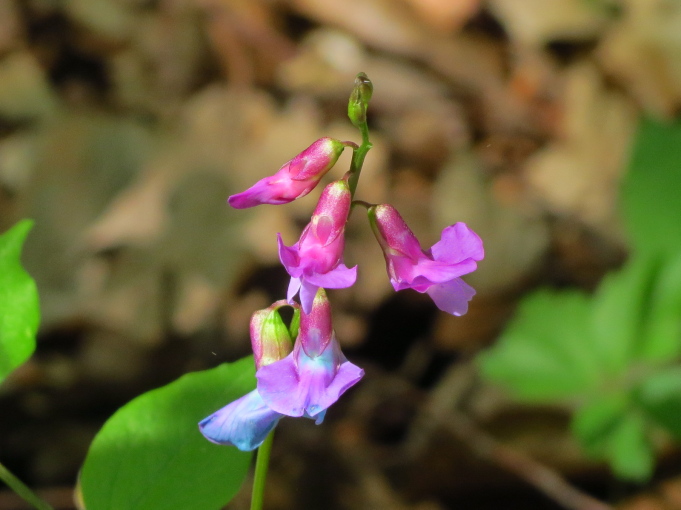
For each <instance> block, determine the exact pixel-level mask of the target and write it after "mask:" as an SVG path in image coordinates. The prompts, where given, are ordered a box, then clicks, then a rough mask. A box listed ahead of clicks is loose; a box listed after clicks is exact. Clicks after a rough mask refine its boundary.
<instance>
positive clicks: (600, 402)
mask: <svg viewBox="0 0 681 510" xmlns="http://www.w3.org/2000/svg"><path fill="white" fill-rule="evenodd" d="M571 428H572V431H573V433H574V434H575V436H576V437H577V439H578V440H579V442H580V444H581V445H582V447H583V448H584V450H585V452H586V453H587V454H588V455H589V456H590V457H593V458H595V459H602V460H605V461H607V462H608V463H609V464H610V467H611V468H612V470H613V472H614V473H615V474H616V475H617V476H618V477H620V478H625V479H628V480H637V481H642V480H646V479H648V478H649V477H650V475H651V474H652V471H653V466H654V462H655V457H654V452H653V448H652V445H651V442H650V440H649V435H648V426H647V422H646V419H645V417H644V416H642V415H641V414H640V413H639V412H638V411H637V410H636V409H635V408H634V407H633V405H632V401H631V398H630V395H628V394H626V393H617V394H613V395H605V396H596V397H594V398H593V399H592V400H591V401H590V402H589V403H588V404H586V405H585V406H583V407H582V408H581V409H579V410H578V411H577V412H576V413H575V415H574V416H573V419H572V424H571Z"/></svg>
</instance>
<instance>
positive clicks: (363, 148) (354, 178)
mask: <svg viewBox="0 0 681 510" xmlns="http://www.w3.org/2000/svg"><path fill="white" fill-rule="evenodd" d="M359 130H360V132H361V133H362V145H360V146H359V147H356V148H354V149H353V150H352V161H351V162H350V172H349V173H350V177H349V178H348V186H349V187H350V193H352V196H353V197H354V196H355V190H356V189H357V182H358V181H359V174H360V173H361V172H362V165H364V158H365V157H366V155H367V152H369V150H370V149H371V147H373V145H371V142H370V141H369V126H368V125H367V123H366V121H364V122H362V123H361V124H360V125H359Z"/></svg>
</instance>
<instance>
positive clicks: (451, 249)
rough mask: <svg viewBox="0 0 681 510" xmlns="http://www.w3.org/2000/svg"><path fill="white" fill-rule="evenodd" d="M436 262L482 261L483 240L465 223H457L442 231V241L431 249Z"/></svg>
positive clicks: (483, 254)
mask: <svg viewBox="0 0 681 510" xmlns="http://www.w3.org/2000/svg"><path fill="white" fill-rule="evenodd" d="M430 252H431V253H432V255H433V258H434V259H435V260H439V261H442V262H447V263H450V264H456V263H458V262H461V261H463V260H465V259H469V258H470V259H473V260H482V259H483V258H484V256H485V250H484V249H483V246H482V240H481V239H480V237H478V235H477V234H476V233H475V232H473V231H472V230H471V229H470V228H468V226H467V225H466V224H465V223H461V222H459V223H456V224H455V225H451V226H449V227H447V228H445V229H444V230H443V231H442V236H441V238H440V240H439V241H438V242H437V243H435V244H434V245H433V247H432V248H431V249H430Z"/></svg>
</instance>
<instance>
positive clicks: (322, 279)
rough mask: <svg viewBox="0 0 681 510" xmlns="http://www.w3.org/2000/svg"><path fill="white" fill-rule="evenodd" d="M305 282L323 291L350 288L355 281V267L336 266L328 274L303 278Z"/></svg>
mask: <svg viewBox="0 0 681 510" xmlns="http://www.w3.org/2000/svg"><path fill="white" fill-rule="evenodd" d="M305 280H306V281H308V282H310V283H311V284H313V285H317V286H318V287H324V288H325V289H345V288H346V287H352V286H353V285H354V283H355V281H356V280H357V266H355V267H346V266H345V264H338V265H337V266H336V267H335V268H334V269H332V270H331V271H329V272H328V273H323V274H312V275H309V276H305Z"/></svg>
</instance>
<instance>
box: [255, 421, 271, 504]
mask: <svg viewBox="0 0 681 510" xmlns="http://www.w3.org/2000/svg"><path fill="white" fill-rule="evenodd" d="M273 442H274V430H273V431H272V432H270V433H269V435H268V436H267V437H266V438H265V441H264V442H263V443H262V444H261V445H260V447H259V448H258V458H257V459H256V461H255V475H254V476H253V493H252V496H251V510H262V503H263V499H264V495H265V478H267V468H268V467H269V465H270V452H271V451H272V443H273Z"/></svg>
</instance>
